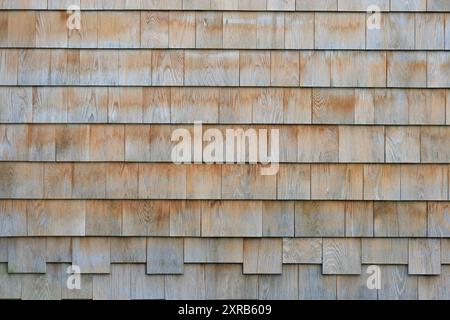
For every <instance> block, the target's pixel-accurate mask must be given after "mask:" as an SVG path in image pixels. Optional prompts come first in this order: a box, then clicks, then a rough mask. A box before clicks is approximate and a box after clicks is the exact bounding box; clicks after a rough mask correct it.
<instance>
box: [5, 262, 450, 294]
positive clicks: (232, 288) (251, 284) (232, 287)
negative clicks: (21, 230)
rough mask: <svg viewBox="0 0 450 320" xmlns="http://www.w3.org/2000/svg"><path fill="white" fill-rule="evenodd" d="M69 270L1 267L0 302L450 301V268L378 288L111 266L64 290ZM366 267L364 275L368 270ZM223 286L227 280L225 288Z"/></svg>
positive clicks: (399, 272) (389, 274) (388, 271)
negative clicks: (9, 271)
mask: <svg viewBox="0 0 450 320" xmlns="http://www.w3.org/2000/svg"><path fill="white" fill-rule="evenodd" d="M69 266H70V265H69V264H58V263H50V264H48V265H47V273H46V274H27V275H25V274H7V273H6V269H7V265H6V264H5V263H0V279H1V280H2V284H3V286H2V287H0V298H2V299H25V300H27V299H33V300H36V299H50V300H59V299H95V300H100V299H113V300H116V299H120V300H127V299H168V300H173V299H177V300H179V299H195V300H203V299H264V300H265V299H272V300H273V299H275V300H276V299H287V300H296V299H306V300H310V299H332V300H334V299H339V300H348V299H365V300H367V299H373V300H376V299H379V300H391V299H401V300H409V299H425V300H429V299H433V300H434V299H449V292H448V290H446V289H445V288H447V287H448V286H449V285H450V283H449V279H450V268H449V266H442V271H441V275H440V276H420V275H419V276H415V275H408V273H407V267H406V266H403V265H382V266H380V272H381V279H382V287H381V289H379V290H370V289H368V287H367V281H368V279H369V277H370V274H368V273H365V272H363V273H361V275H322V273H321V267H320V266H319V265H310V264H306V265H284V266H283V273H282V274H280V275H245V274H243V273H242V270H243V267H242V265H239V264H188V265H186V266H185V268H184V274H183V275H146V274H145V265H144V264H112V265H111V273H110V274H95V275H83V276H82V278H81V281H82V282H81V284H82V285H81V290H68V289H67V285H66V282H67V277H68V274H67V273H66V271H67V268H68V267H69ZM368 267H369V266H368V265H364V266H363V269H364V270H366V269H368ZM223 280H226V282H224V281H223Z"/></svg>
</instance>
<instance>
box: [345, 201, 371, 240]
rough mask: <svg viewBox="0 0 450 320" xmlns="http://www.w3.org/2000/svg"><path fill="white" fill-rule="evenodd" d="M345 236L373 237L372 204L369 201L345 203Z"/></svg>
mask: <svg viewBox="0 0 450 320" xmlns="http://www.w3.org/2000/svg"><path fill="white" fill-rule="evenodd" d="M345 236H346V237H372V236H373V203H372V202H371V201H351V202H346V203H345Z"/></svg>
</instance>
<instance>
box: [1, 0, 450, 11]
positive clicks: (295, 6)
mask: <svg viewBox="0 0 450 320" xmlns="http://www.w3.org/2000/svg"><path fill="white" fill-rule="evenodd" d="M70 5H78V6H80V8H81V9H82V10H136V9H156V10H158V9H160V10H239V11H246V10H259V11H266V10H267V11H295V10H297V11H310V10H317V11H364V12H365V11H367V8H368V7H369V6H371V5H376V6H378V7H379V8H380V10H382V11H450V4H449V3H448V2H447V1H446V0H391V1H390V0H370V1H368V0H358V1H355V0H314V1H311V0H101V1H99V0H1V1H0V9H40V10H43V9H50V10H52V9H59V10H65V9H67V8H68V7H69V6H70Z"/></svg>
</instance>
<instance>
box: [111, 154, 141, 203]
mask: <svg viewBox="0 0 450 320" xmlns="http://www.w3.org/2000/svg"><path fill="white" fill-rule="evenodd" d="M106 197H107V198H109V199H137V198H138V165H137V164H135V163H110V164H109V165H108V169H107V170H106Z"/></svg>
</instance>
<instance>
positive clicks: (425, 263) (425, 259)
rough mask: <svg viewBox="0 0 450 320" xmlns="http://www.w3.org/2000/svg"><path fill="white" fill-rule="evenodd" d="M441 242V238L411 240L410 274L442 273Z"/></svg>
mask: <svg viewBox="0 0 450 320" xmlns="http://www.w3.org/2000/svg"><path fill="white" fill-rule="evenodd" d="M440 252H441V242H440V241H439V239H410V240H409V259H408V261H409V264H408V273H409V274H440V273H441V255H440Z"/></svg>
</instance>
